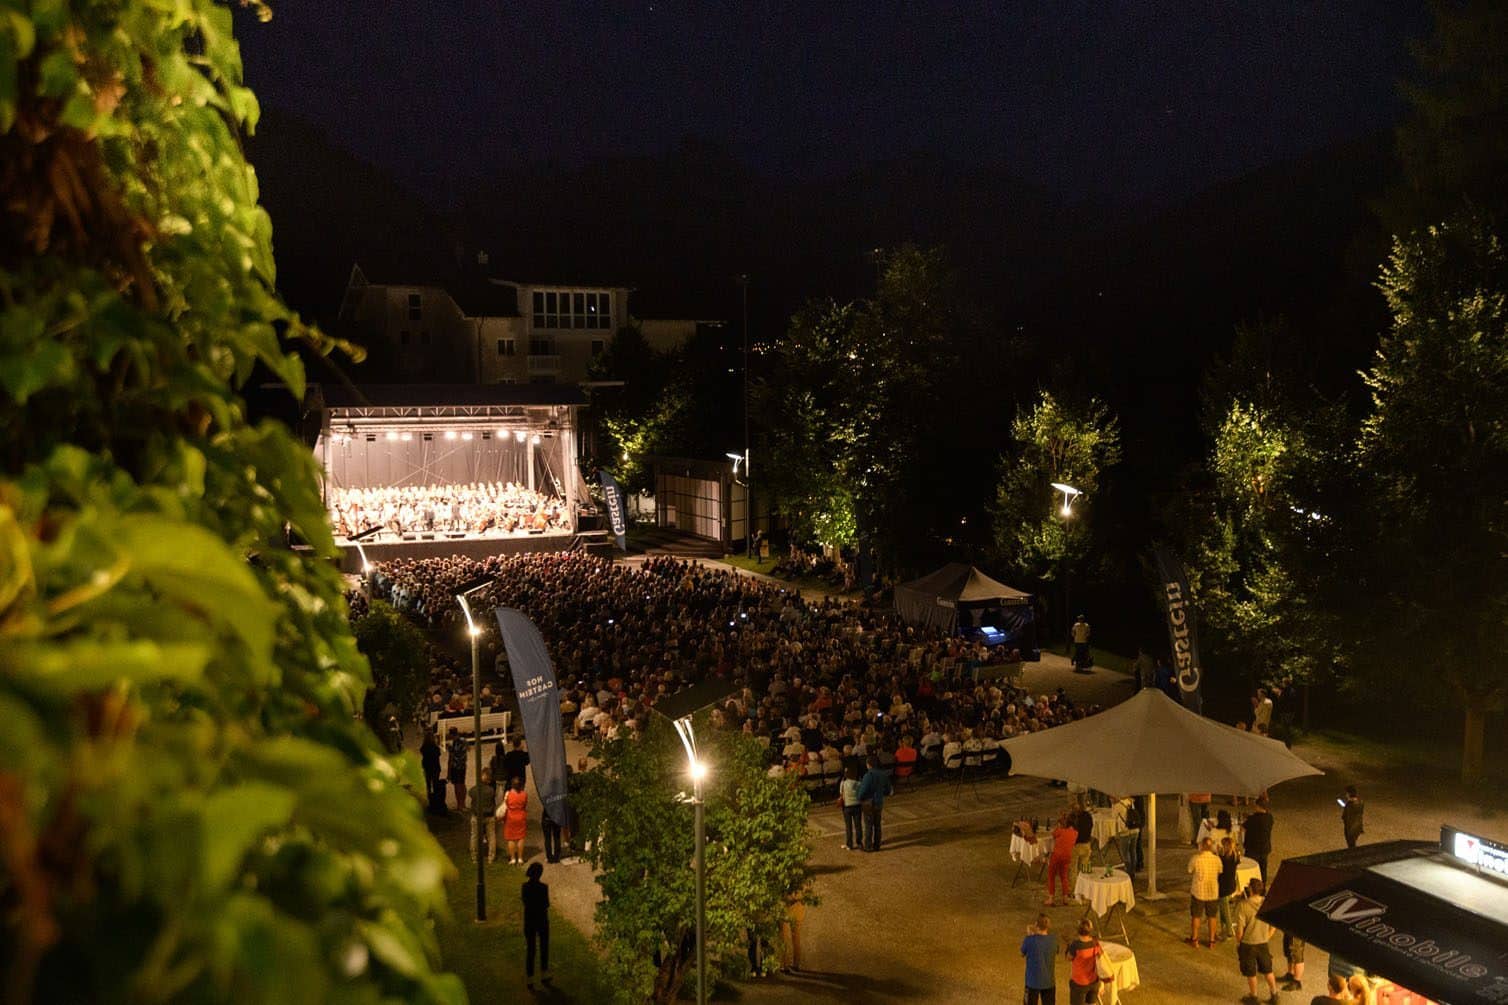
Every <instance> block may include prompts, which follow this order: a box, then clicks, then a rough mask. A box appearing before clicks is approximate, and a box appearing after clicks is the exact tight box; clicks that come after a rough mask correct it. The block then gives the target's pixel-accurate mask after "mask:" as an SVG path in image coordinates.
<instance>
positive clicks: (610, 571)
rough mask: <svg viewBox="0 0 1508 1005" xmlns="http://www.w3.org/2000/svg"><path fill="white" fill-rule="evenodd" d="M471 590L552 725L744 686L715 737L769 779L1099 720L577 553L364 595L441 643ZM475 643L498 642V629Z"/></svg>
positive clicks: (459, 570)
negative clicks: (532, 627)
mask: <svg viewBox="0 0 1508 1005" xmlns="http://www.w3.org/2000/svg"><path fill="white" fill-rule="evenodd" d="M484 576H486V577H492V578H493V579H494V580H495V581H496V582H495V585H494V586H492V587H491V588H489V590H488V591H487V592H485V593H483V594H482V595H481V596H480V598H479V599H480V600H481V603H482V605H484V606H493V605H507V606H511V607H516V608H518V609H520V610H522V611H523V612H524V613H525V614H527V615H528V616H529V617H530V618H532V619H533V620H534V622H535V624H537V625H538V626H539V629H540V632H541V633H542V634H543V635H544V637H545V639H546V640H547V642H548V643H549V644H550V649H551V657H552V659H553V661H554V664H555V669H556V676H557V678H558V680H559V683H560V690H561V711H562V714H564V715H566V716H568V717H569V718H570V720H571V721H573V722H574V723H575V726H576V728H577V730H578V732H581V733H589V732H595V733H596V734H598V735H601V736H607V737H612V736H618V735H623V734H624V733H625V731H627V732H632V731H634V730H636V729H637V728H639V726H640V725H641V724H642V723H643V722H644V720H645V716H646V715H647V713H648V711H649V709H650V708H651V707H652V706H653V705H654V703H655V702H656V701H657V700H658V699H659V698H661V697H663V696H665V695H668V694H672V693H674V692H675V691H677V690H679V689H680V688H682V687H684V686H686V685H688V684H690V683H694V682H696V681H699V680H702V679H703V678H705V677H708V676H717V677H724V678H728V679H730V680H732V681H734V682H735V683H737V684H739V685H741V687H740V689H739V691H738V692H737V693H735V694H734V695H733V696H731V697H730V698H729V699H727V701H725V702H724V703H723V704H722V705H721V706H720V707H719V708H718V709H716V710H715V712H714V721H715V722H716V723H718V724H719V725H721V726H722V727H723V728H727V729H737V730H741V731H742V732H744V733H746V734H749V735H752V736H755V737H757V738H759V739H760V741H761V742H762V743H765V744H766V745H767V747H768V749H769V751H770V763H771V769H772V772H774V771H778V772H780V773H792V774H798V775H809V774H812V773H813V772H817V773H820V774H822V775H823V776H824V777H826V776H829V775H836V774H838V773H839V772H840V771H841V765H842V764H844V763H845V761H846V760H847V761H848V763H852V760H851V759H855V758H857V759H862V758H864V757H866V756H868V755H874V756H876V757H877V758H879V759H880V761H881V762H882V763H897V762H899V763H901V764H902V765H903V766H904V765H905V764H911V763H916V762H917V761H918V759H921V758H930V759H931V760H932V761H933V762H934V763H937V764H939V765H945V766H947V767H959V766H962V765H976V764H979V763H982V762H983V761H985V760H986V759H991V758H992V755H991V753H990V752H991V751H993V750H995V749H997V748H998V746H999V743H1000V741H1001V740H1004V739H1008V738H1010V737H1013V736H1016V735H1019V734H1021V733H1027V732H1034V731H1037V730H1041V729H1045V728H1048V727H1050V726H1055V725H1058V724H1060V723H1064V722H1068V721H1071V720H1074V719H1078V718H1082V717H1083V716H1084V715H1087V714H1092V713H1093V712H1095V711H1097V710H1098V709H1097V708H1088V709H1081V708H1076V707H1074V705H1073V704H1072V703H1071V702H1070V701H1069V700H1068V699H1067V697H1066V696H1064V695H1063V694H1062V693H1061V691H1060V692H1059V693H1057V694H1045V695H1031V694H1029V693H1027V692H1025V691H1024V690H1022V689H1021V688H1019V687H1016V686H1012V684H1011V683H1010V682H1009V681H1008V680H1005V679H993V680H988V681H976V680H975V678H976V676H977V674H976V671H977V670H979V669H980V668H983V667H985V666H987V665H989V664H991V663H998V662H1001V661H1004V660H1005V659H1006V658H1007V655H1006V654H1004V653H1001V652H1000V651H999V650H998V649H996V650H989V649H986V648H985V647H984V646H982V645H981V644H978V643H971V642H967V641H965V640H962V639H959V638H949V637H945V636H943V635H942V634H941V633H940V632H938V631H936V630H933V629H918V628H913V627H910V626H906V625H903V624H901V623H900V622H899V620H898V619H897V618H896V617H895V616H894V614H893V613H891V612H888V611H876V610H872V609H867V608H863V607H860V606H857V605H854V604H848V603H843V602H839V601H835V600H831V599H827V600H823V601H820V602H811V601H807V600H804V599H802V598H801V597H799V596H798V595H796V594H795V593H790V592H787V591H785V590H783V589H781V588H779V587H777V586H774V585H771V584H769V583H767V582H764V581H760V580H755V579H752V578H749V577H744V576H739V575H737V574H736V573H733V572H731V571H724V570H715V569H711V568H708V567H705V566H701V565H698V564H694V563H689V562H683V561H678V560H675V559H670V558H651V559H649V560H648V561H646V562H645V563H644V565H643V566H642V567H640V568H635V567H631V566H627V565H623V564H615V563H613V562H610V561H606V560H603V559H599V558H593V557H590V556H588V555H585V554H583V553H580V552H556V553H533V554H522V555H512V556H506V557H502V556H495V557H492V558H488V559H485V560H483V561H476V560H473V559H468V558H461V557H452V558H444V559H423V560H398V561H394V562H386V563H382V564H380V565H379V567H378V572H377V575H376V577H375V582H376V587H377V590H378V592H379V595H382V596H385V597H387V598H388V599H390V600H391V602H392V603H393V604H394V606H396V607H397V608H399V609H400V610H404V611H406V612H408V613H409V614H410V615H411V616H412V617H414V618H415V619H416V620H418V621H419V622H421V623H423V624H426V625H428V626H430V627H432V628H441V627H445V626H453V625H456V624H458V623H459V620H460V617H461V616H460V612H459V608H458V607H457V604H456V602H455V597H454V594H455V591H456V589H457V587H459V586H460V585H461V584H462V583H465V582H468V581H470V580H473V579H476V578H480V577H484ZM486 631H487V632H488V633H489V634H491V635H493V636H494V637H495V634H496V628H495V626H487V628H486ZM436 690H440V691H443V690H445V689H444V688H437V689H436ZM445 700H446V702H447V704H457V705H458V707H464V706H465V702H466V700H467V699H466V698H464V697H461V696H458V695H452V697H451V698H449V699H445ZM950 755H951V756H950Z"/></svg>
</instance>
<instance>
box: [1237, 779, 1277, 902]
mask: <svg viewBox="0 0 1508 1005" xmlns="http://www.w3.org/2000/svg"><path fill="white" fill-rule="evenodd" d="M1242 834H1243V836H1242V841H1243V843H1244V845H1245V849H1246V857H1247V858H1249V859H1252V860H1253V861H1255V862H1256V863H1257V869H1258V870H1259V871H1260V872H1261V874H1262V882H1263V883H1266V882H1267V857H1268V856H1269V855H1271V854H1272V812H1271V810H1269V809H1268V805H1267V797H1266V796H1258V797H1257V804H1256V806H1254V807H1252V811H1251V813H1250V814H1249V815H1248V816H1247V818H1246V823H1245V825H1244V829H1243V831H1242Z"/></svg>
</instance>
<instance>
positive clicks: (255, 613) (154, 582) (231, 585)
mask: <svg viewBox="0 0 1508 1005" xmlns="http://www.w3.org/2000/svg"><path fill="white" fill-rule="evenodd" d="M118 547H119V549H120V552H121V553H122V554H123V555H125V556H126V557H127V558H128V559H129V560H130V562H131V570H132V571H133V572H134V573H136V574H137V575H140V576H141V577H142V578H143V579H145V580H146V581H147V583H148V584H150V585H151V587H152V588H153V589H154V590H156V591H157V592H158V593H160V594H162V595H163V596H165V597H167V598H169V599H171V600H173V601H175V602H177V603H179V604H181V605H182V606H184V607H186V608H189V609H191V610H194V611H197V612H198V613H199V614H200V615H201V616H203V617H205V618H207V619H209V620H211V621H215V622H219V623H223V624H225V625H227V626H229V627H230V628H231V630H233V631H234V632H235V633H236V635H238V636H239V637H240V638H241V641H242V642H243V643H245V645H246V647H247V648H248V649H249V650H250V651H251V656H252V659H253V661H254V662H260V661H263V660H266V659H267V658H268V657H269V655H270V653H271V650H272V637H273V628H274V626H273V620H274V618H275V616H276V611H277V608H276V605H275V604H273V602H272V601H270V600H269V599H268V598H267V596H266V595H265V594H264V593H263V592H262V587H261V584H259V583H258V582H257V580H256V577H255V576H253V575H252V573H251V570H250V569H249V568H247V566H246V563H245V562H244V561H243V560H242V559H240V558H238V557H237V556H235V555H233V554H232V553H231V551H230V549H229V548H227V547H226V545H225V543H224V542H223V541H221V540H220V539H219V538H217V537H215V536H214V535H213V534H211V533H210V532H209V531H207V530H205V529H203V528H202V527H196V526H194V525H192V524H184V523H176V522H173V521H170V520H164V519H162V518H160V517H156V516H128V517H126V518H124V519H123V520H121V522H120V526H119V528H118Z"/></svg>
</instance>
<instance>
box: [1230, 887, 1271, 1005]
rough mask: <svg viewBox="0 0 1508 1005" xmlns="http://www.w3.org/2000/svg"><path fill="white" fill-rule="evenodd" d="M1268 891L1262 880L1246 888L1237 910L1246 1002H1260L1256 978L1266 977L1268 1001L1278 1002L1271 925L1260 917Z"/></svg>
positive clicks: (1238, 951) (1237, 929) (1237, 947)
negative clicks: (1273, 966) (1258, 1000)
mask: <svg viewBox="0 0 1508 1005" xmlns="http://www.w3.org/2000/svg"><path fill="white" fill-rule="evenodd" d="M1266 892H1267V888H1266V886H1264V885H1263V883H1262V881H1261V880H1260V879H1254V880H1252V881H1251V882H1250V883H1248V884H1247V885H1246V896H1245V897H1244V898H1242V900H1241V905H1240V906H1239V907H1237V908H1236V960H1237V962H1238V963H1240V965H1241V976H1242V977H1245V978H1246V986H1247V989H1248V994H1247V996H1246V1000H1247V1001H1256V1000H1257V975H1258V974H1261V975H1262V976H1263V977H1265V978H1267V990H1268V997H1267V1000H1268V1001H1269V1002H1276V1001H1277V1000H1278V979H1277V978H1276V977H1274V976H1273V974H1272V946H1271V945H1270V943H1271V942H1272V926H1271V925H1269V924H1268V923H1267V922H1265V921H1263V920H1261V919H1260V918H1258V917H1257V912H1258V911H1259V910H1261V908H1262V896H1263V894H1265V893H1266Z"/></svg>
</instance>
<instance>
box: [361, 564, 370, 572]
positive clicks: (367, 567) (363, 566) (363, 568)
mask: <svg viewBox="0 0 1508 1005" xmlns="http://www.w3.org/2000/svg"><path fill="white" fill-rule="evenodd" d="M361 571H362V572H365V573H370V572H371V571H372V563H371V562H362V563H361Z"/></svg>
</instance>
